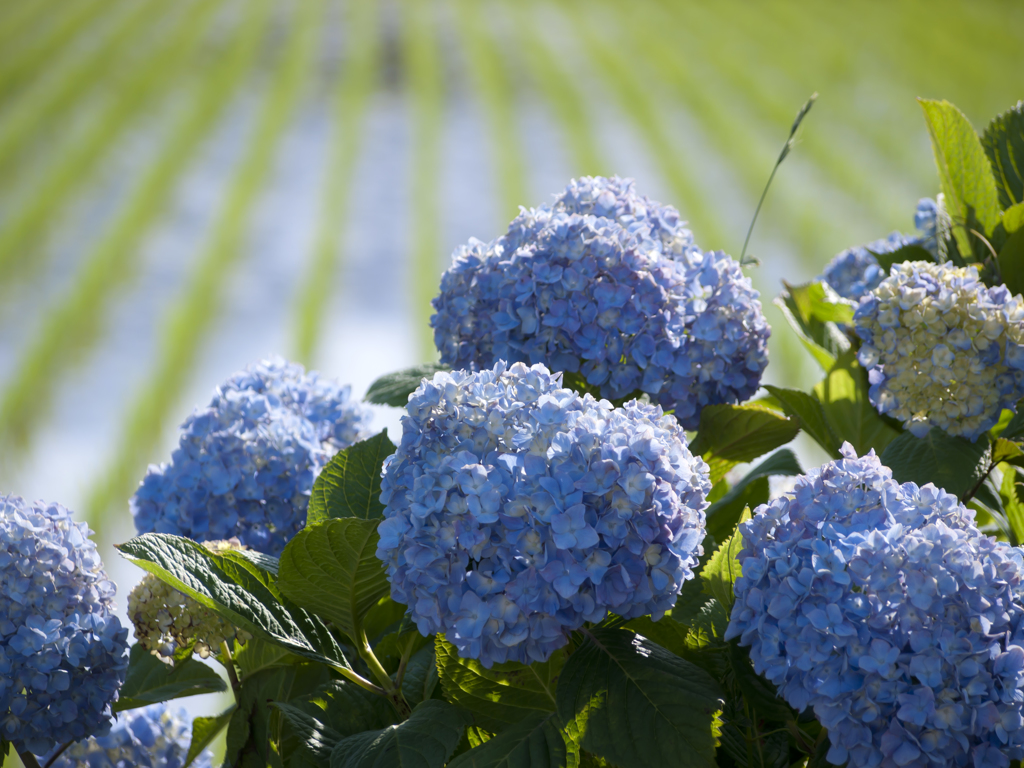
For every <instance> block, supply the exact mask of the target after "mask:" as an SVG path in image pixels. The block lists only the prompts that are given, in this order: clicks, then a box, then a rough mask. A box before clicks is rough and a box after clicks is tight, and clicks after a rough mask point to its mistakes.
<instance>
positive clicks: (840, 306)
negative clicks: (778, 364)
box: [774, 281, 854, 371]
mask: <svg viewBox="0 0 1024 768" xmlns="http://www.w3.org/2000/svg"><path fill="white" fill-rule="evenodd" d="M783 285H784V286H785V290H783V291H782V293H781V294H779V296H778V297H777V298H776V299H775V302H774V303H775V305H776V306H777V307H779V309H781V310H782V314H783V316H784V317H785V318H786V322H788V323H789V325H790V327H792V329H793V330H794V331H795V332H796V335H797V337H798V338H799V339H800V341H801V343H803V345H804V346H805V347H806V348H807V351H808V352H810V353H811V355H812V356H813V357H814V359H815V360H817V361H818V364H819V365H820V366H821V367H822V368H823V369H824V370H826V371H827V370H828V369H829V368H831V367H832V365H833V364H834V363H835V361H836V358H837V357H838V356H839V355H841V354H843V353H844V352H846V351H847V350H849V349H850V339H849V338H848V337H847V336H846V334H844V333H843V332H842V331H841V330H840V329H839V325H838V324H840V323H841V324H844V325H849V324H850V323H851V322H852V321H853V312H854V306H853V303H852V302H849V301H847V300H846V299H843V298H842V297H840V296H839V295H838V294H837V293H836V292H835V291H833V290H832V289H831V288H830V287H829V286H828V285H827V284H825V283H824V282H821V281H816V282H813V283H805V284H804V285H790V284H789V283H786V282H783Z"/></svg>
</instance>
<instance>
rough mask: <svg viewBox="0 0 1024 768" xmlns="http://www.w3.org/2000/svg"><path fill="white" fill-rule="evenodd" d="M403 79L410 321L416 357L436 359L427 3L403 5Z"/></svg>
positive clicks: (433, 135)
mask: <svg viewBox="0 0 1024 768" xmlns="http://www.w3.org/2000/svg"><path fill="white" fill-rule="evenodd" d="M400 5H401V8H402V11H403V12H402V50H403V53H404V61H405V67H404V75H405V78H406V83H407V87H408V90H409V95H410V98H411V100H412V111H413V124H414V131H413V134H414V141H413V158H412V166H413V167H412V185H411V186H412V206H413V210H412V228H411V249H412V259H411V262H412V274H411V279H410V284H411V286H412V292H413V294H412V321H413V324H414V326H415V329H416V336H417V341H418V343H417V348H418V357H419V358H420V360H421V361H424V362H426V361H432V360H436V359H437V353H436V352H435V351H434V336H433V333H432V332H431V330H430V327H429V326H428V325H427V323H426V320H427V318H429V317H430V314H431V312H432V310H431V306H430V302H431V300H432V299H433V298H434V295H435V293H436V289H437V284H438V279H439V277H440V273H441V268H440V265H441V261H440V258H439V254H438V250H439V247H440V246H439V240H440V237H439V234H438V224H437V220H438V215H439V210H438V205H437V200H438V193H439V191H438V189H437V178H438V171H439V165H440V139H441V112H442V109H443V103H442V101H443V91H442V87H443V86H442V80H441V77H442V75H441V60H440V53H439V51H438V42H437V39H436V35H435V30H434V22H435V20H434V13H433V11H434V5H433V3H431V2H429V0H402V2H401V4H400Z"/></svg>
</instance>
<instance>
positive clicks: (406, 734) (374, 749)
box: [330, 699, 470, 768]
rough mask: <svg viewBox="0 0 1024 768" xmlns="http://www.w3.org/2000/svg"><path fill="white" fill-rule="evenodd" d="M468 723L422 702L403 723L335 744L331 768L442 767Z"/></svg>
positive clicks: (451, 710) (446, 708) (447, 708)
mask: <svg viewBox="0 0 1024 768" xmlns="http://www.w3.org/2000/svg"><path fill="white" fill-rule="evenodd" d="M469 724H470V716H469V714H468V713H466V712H463V711H462V710H460V709H458V708H456V707H453V706H452V705H451V704H448V703H447V702H444V701H437V700H435V699H431V700H429V701H424V702H423V703H422V704H419V705H417V707H416V708H415V709H414V710H413V711H412V714H411V715H410V716H409V719H408V720H406V721H405V722H402V723H399V724H398V725H393V726H390V727H388V728H385V729H383V730H380V731H368V732H365V733H360V734H357V735H355V736H350V737H348V738H347V739H344V740H342V741H340V742H338V745H337V746H336V747H335V748H334V751H333V753H332V754H331V763H330V768H441V766H443V765H444V764H445V763H446V762H447V760H448V758H449V757H451V755H452V753H453V752H454V751H455V747H456V746H458V743H459V739H461V738H462V733H463V731H464V730H465V729H466V727H467V726H468V725H469Z"/></svg>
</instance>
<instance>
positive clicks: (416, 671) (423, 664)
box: [402, 643, 439, 706]
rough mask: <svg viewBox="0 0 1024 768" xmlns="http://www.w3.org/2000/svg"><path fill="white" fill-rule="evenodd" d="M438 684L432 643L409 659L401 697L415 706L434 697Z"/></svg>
mask: <svg viewBox="0 0 1024 768" xmlns="http://www.w3.org/2000/svg"><path fill="white" fill-rule="evenodd" d="M438 682H439V678H438V675H437V658H436V656H435V653H434V643H429V644H428V645H425V646H423V647H422V648H420V649H419V650H418V651H416V653H414V654H413V655H412V658H410V659H409V663H408V664H407V665H406V667H405V677H403V678H402V695H403V696H405V700H406V701H407V702H409V704H411V705H412V706H416V705H417V704H419V703H420V702H421V701H426V700H427V699H429V698H432V697H433V696H434V691H435V690H437V684H438Z"/></svg>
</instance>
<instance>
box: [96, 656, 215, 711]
mask: <svg viewBox="0 0 1024 768" xmlns="http://www.w3.org/2000/svg"><path fill="white" fill-rule="evenodd" d="M225 690H227V685H226V684H225V683H224V681H223V680H222V679H221V678H220V675H218V674H217V673H216V672H214V671H213V669H211V668H210V667H208V666H206V665H205V664H203V663H201V662H198V661H196V660H195V659H193V658H186V659H183V660H182V661H179V662H178V663H177V664H174V665H173V666H172V665H170V664H165V663H164V662H162V661H160V659H158V658H157V657H156V656H154V655H153V654H152V653H150V652H149V651H147V650H146V649H145V648H143V647H142V645H141V644H140V643H136V644H135V645H133V646H132V650H131V655H130V656H129V657H128V674H127V676H126V677H125V679H124V685H122V686H121V692H120V694H119V696H118V699H117V701H115V702H114V706H113V710H114V712H123V711H125V710H126V709H135V708H136V707H144V706H146V705H147V704H155V703H156V702H158V701H170V700H171V699H180V698H183V697H185V696H195V695H197V694H200V693H216V692H219V691H225Z"/></svg>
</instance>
